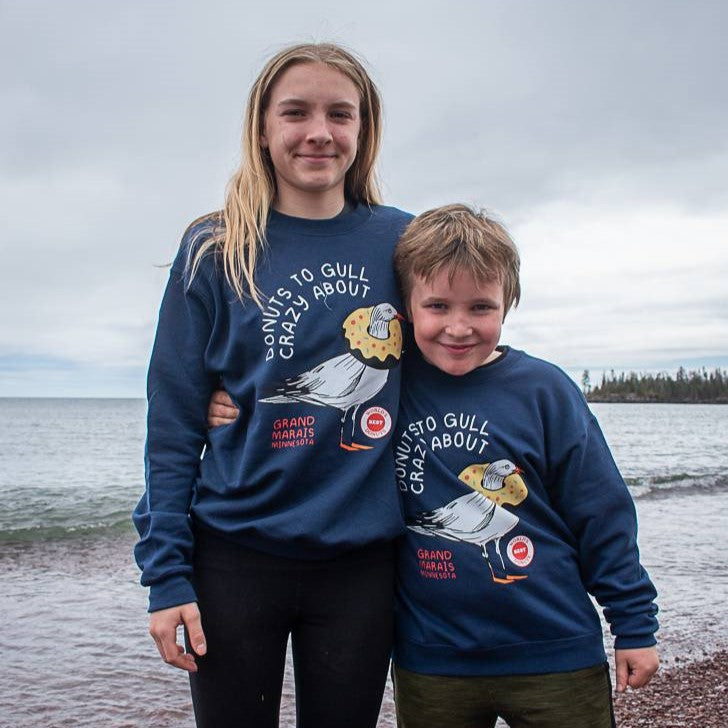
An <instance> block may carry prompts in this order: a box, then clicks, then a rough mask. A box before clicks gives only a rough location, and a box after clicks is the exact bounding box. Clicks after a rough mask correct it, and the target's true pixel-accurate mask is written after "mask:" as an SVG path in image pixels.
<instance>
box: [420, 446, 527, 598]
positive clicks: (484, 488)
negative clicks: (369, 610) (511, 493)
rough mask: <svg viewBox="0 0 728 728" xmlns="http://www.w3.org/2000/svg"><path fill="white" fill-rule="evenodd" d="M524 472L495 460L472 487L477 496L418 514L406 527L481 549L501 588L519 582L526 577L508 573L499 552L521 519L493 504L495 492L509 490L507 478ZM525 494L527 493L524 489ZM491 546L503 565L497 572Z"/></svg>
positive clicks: (463, 498) (457, 500)
mask: <svg viewBox="0 0 728 728" xmlns="http://www.w3.org/2000/svg"><path fill="white" fill-rule="evenodd" d="M466 471H467V468H466ZM466 471H463V472H466ZM522 472H523V471H522V470H521V469H520V468H519V467H518V466H516V465H514V464H513V463H512V462H511V461H510V460H496V461H495V462H493V463H490V464H489V465H487V466H485V468H484V471H483V477H482V481H481V482H479V483H477V484H473V485H470V487H471V488H473V489H474V490H475V491H476V492H474V493H468V494H466V495H461V496H460V497H459V498H456V499H455V500H453V501H450V503H448V504H447V505H445V506H442V507H441V508H436V509H435V510H433V511H426V512H423V513H419V514H417V516H416V517H415V520H414V521H413V522H412V523H409V524H407V527H408V528H409V529H410V530H412V531H415V532H416V533H423V534H425V535H427V536H440V537H442V538H446V539H449V540H450V541H461V542H462V543H471V544H473V545H475V546H479V547H480V548H481V551H482V553H483V558H484V559H485V560H486V563H487V564H488V566H489V567H490V573H491V576H492V577H493V581H494V582H496V583H498V584H511V583H512V582H514V581H518V580H519V579H526V578H527V577H526V576H521V575H518V576H516V575H512V574H508V573H507V570H506V565H505V561H504V560H503V555H502V554H501V551H500V540H501V538H503V536H505V535H506V534H507V533H508V532H509V531H512V530H513V529H514V528H515V526H516V524H517V523H518V517H517V516H515V515H514V514H513V513H511V512H510V511H507V510H506V509H505V508H503V507H502V506H500V505H497V504H496V503H495V501H494V500H492V498H494V495H493V494H494V493H495V492H496V491H502V490H503V489H504V488H506V485H505V483H504V480H505V479H506V478H508V477H509V476H512V475H519V474H520V473H522ZM461 478H462V475H461ZM519 480H520V478H519ZM521 482H522V481H521ZM522 492H523V493H527V491H526V489H525V485H524V486H523V490H522ZM486 493H487V495H486ZM525 497H526V496H525V494H523V495H521V497H520V500H519V501H518V502H520V501H521V500H523V498H525ZM489 545H491V548H493V547H494V550H495V554H497V556H498V559H499V561H500V564H498V562H496V565H495V568H494V566H493V561H492V560H491V558H490V556H489V554H488V546H489ZM496 570H497V572H496Z"/></svg>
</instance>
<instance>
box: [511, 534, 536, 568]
mask: <svg viewBox="0 0 728 728" xmlns="http://www.w3.org/2000/svg"><path fill="white" fill-rule="evenodd" d="M506 553H507V554H508V558H509V559H510V560H511V561H512V562H513V563H514V564H515V565H516V566H528V565H529V564H530V563H531V561H533V544H532V543H531V539H530V538H528V536H514V537H513V538H512V539H511V540H510V541H509V542H508V546H507V547H506Z"/></svg>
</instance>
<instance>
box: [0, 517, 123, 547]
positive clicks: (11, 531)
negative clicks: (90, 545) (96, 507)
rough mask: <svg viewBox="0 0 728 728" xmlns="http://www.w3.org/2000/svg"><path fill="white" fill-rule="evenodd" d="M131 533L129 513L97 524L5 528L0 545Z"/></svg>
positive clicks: (1, 532) (0, 536) (1, 533)
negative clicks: (11, 542) (12, 542)
mask: <svg viewBox="0 0 728 728" xmlns="http://www.w3.org/2000/svg"><path fill="white" fill-rule="evenodd" d="M131 531H133V526H132V524H131V518H130V516H129V513H124V514H123V517H121V516H119V518H118V519H116V520H112V521H99V522H97V523H84V524H78V523H67V524H62V523H56V524H48V525H32V526H28V525H22V526H18V527H12V526H6V527H5V528H3V529H2V530H0V543H2V542H5V543H7V542H9V541H25V542H27V541H53V540H57V539H71V538H80V537H84V538H87V537H89V536H90V537H100V538H103V537H105V536H113V535H117V534H122V533H127V532H131Z"/></svg>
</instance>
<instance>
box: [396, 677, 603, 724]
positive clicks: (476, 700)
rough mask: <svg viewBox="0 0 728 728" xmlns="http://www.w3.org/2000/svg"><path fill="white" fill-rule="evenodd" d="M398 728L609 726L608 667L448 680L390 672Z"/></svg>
mask: <svg viewBox="0 0 728 728" xmlns="http://www.w3.org/2000/svg"><path fill="white" fill-rule="evenodd" d="M393 679H394V699H395V702H396V705H397V726H398V727H399V728H493V726H494V725H495V723H496V720H497V719H498V718H499V717H500V718H503V720H505V721H506V723H508V725H509V726H510V728H613V727H614V725H615V723H614V712H613V710H612V688H611V683H610V680H609V668H608V666H607V664H606V663H605V664H603V665H597V666H596V667H589V668H587V669H585V670H576V671H574V672H554V673H548V674H545V675H503V676H497V677H480V676H475V677H469V676H468V677H446V676H440V675H423V674H420V673H416V672H409V671H408V670H403V669H402V668H399V667H395V668H394V669H393Z"/></svg>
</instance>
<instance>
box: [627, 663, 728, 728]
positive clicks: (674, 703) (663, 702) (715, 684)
mask: <svg viewBox="0 0 728 728" xmlns="http://www.w3.org/2000/svg"><path fill="white" fill-rule="evenodd" d="M614 702H615V711H616V717H617V725H618V726H619V728H643V727H644V726H650V728H726V726H728V652H726V651H722V652H718V653H716V654H715V655H713V656H712V657H709V658H708V659H706V660H701V661H700V662H691V663H689V664H686V665H681V666H679V667H671V668H670V669H668V670H663V671H660V672H659V673H658V674H657V675H656V676H655V678H654V679H653V680H652V682H650V684H649V685H647V687H645V688H642V689H641V690H637V691H634V692H629V693H624V694H621V695H616V696H615V701H614Z"/></svg>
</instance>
